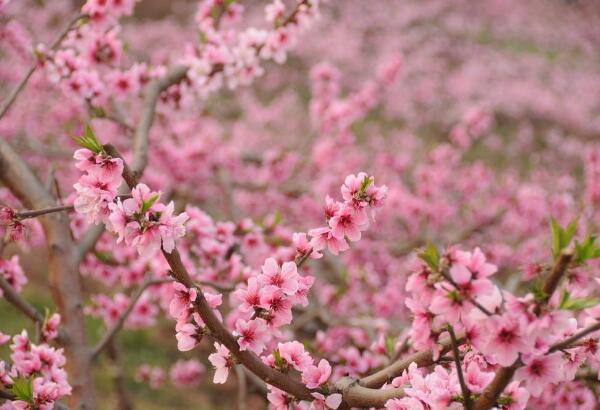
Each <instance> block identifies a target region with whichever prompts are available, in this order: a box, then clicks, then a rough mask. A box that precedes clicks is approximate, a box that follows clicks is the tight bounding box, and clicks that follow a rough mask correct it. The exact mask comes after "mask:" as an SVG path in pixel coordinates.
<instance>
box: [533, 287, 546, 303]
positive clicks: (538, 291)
mask: <svg viewBox="0 0 600 410" xmlns="http://www.w3.org/2000/svg"><path fill="white" fill-rule="evenodd" d="M529 291H530V292H531V294H532V295H533V297H534V298H535V300H537V301H540V300H545V299H546V297H547V295H546V292H544V291H543V289H542V286H541V285H540V284H539V283H534V284H533V285H532V286H531V287H530V288H529Z"/></svg>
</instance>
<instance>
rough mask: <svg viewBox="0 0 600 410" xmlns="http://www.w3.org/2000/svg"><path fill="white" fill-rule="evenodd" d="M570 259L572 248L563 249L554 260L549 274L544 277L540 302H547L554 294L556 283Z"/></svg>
mask: <svg viewBox="0 0 600 410" xmlns="http://www.w3.org/2000/svg"><path fill="white" fill-rule="evenodd" d="M572 259H573V251H572V250H564V251H562V252H561V254H560V256H559V257H558V260H557V261H556V263H555V264H554V267H553V268H552V271H551V272H550V274H549V275H548V277H547V278H546V281H545V282H544V287H543V289H542V290H543V291H544V298H543V299H542V301H541V303H542V304H546V303H548V301H549V300H550V298H551V297H552V295H553V294H554V291H555V290H556V288H557V287H558V284H559V283H560V280H561V278H562V277H563V276H564V274H565V272H566V271H567V268H568V267H569V264H570V263H571V260H572ZM538 306H540V305H538Z"/></svg>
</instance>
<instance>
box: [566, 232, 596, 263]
mask: <svg viewBox="0 0 600 410" xmlns="http://www.w3.org/2000/svg"><path fill="white" fill-rule="evenodd" d="M598 257H600V247H598V245H597V244H596V237H595V236H594V235H588V236H587V237H586V238H585V239H584V240H583V241H582V242H578V241H575V255H574V256H573V260H574V262H575V263H577V264H582V263H584V262H585V261H587V260H588V259H594V258H598Z"/></svg>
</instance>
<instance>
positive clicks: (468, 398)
mask: <svg viewBox="0 0 600 410" xmlns="http://www.w3.org/2000/svg"><path fill="white" fill-rule="evenodd" d="M448 333H449V334H450V340H451V341H452V353H453V355H454V365H455V366H456V374H457V375H458V382H459V383H460V390H461V391H462V395H463V400H464V404H465V409H466V410H471V409H472V408H473V401H472V400H471V392H470V391H469V388H468V387H467V384H466V383H465V377H464V375H463V371H462V364H461V362H460V353H459V351H458V341H457V339H456V335H455V334H454V329H453V328H452V326H450V325H448Z"/></svg>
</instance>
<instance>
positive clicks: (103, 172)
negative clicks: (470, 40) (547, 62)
mask: <svg viewBox="0 0 600 410" xmlns="http://www.w3.org/2000/svg"><path fill="white" fill-rule="evenodd" d="M32 3H33V2H32ZM42 3H43V2H42ZM145 3H146V2H144V3H142V4H140V5H138V7H135V6H136V3H135V0H88V1H86V2H85V3H84V4H83V6H82V7H81V8H80V9H78V10H76V12H75V13H73V5H72V4H71V3H70V2H57V4H54V3H53V4H48V5H44V4H38V5H29V4H28V2H25V1H23V2H19V1H17V0H13V1H12V2H9V1H6V0H5V1H2V0H0V22H1V23H2V25H3V27H2V28H1V31H0V39H2V42H3V43H2V44H1V48H0V56H2V58H3V59H4V58H5V57H6V58H5V59H4V60H3V61H2V62H1V63H0V68H1V72H0V78H2V79H3V80H7V81H6V86H5V85H2V87H1V88H0V89H2V90H3V99H2V102H1V106H0V134H1V138H0V180H1V181H2V187H1V189H0V198H1V201H2V208H1V209H0V225H1V228H2V230H3V232H2V234H3V241H2V254H1V256H2V257H1V258H0V297H1V300H0V303H2V304H11V305H13V307H14V309H15V310H13V311H11V312H17V311H18V312H19V313H20V314H22V318H23V320H22V321H19V330H18V331H16V332H10V331H8V330H6V329H3V323H2V322H3V320H0V345H4V346H3V347H2V349H3V350H1V351H0V352H1V353H2V354H3V355H4V354H5V355H4V356H2V357H0V409H5V410H9V409H21V410H22V409H52V408H59V409H63V408H73V409H95V408H98V407H101V406H100V405H101V403H100V396H99V393H98V388H99V387H98V383H97V380H96V379H95V378H94V374H95V372H97V369H98V366H99V363H100V362H101V361H102V360H108V361H109V362H110V363H111V368H112V369H113V374H112V379H113V381H114V390H115V395H116V397H117V405H118V408H119V409H122V410H125V409H130V408H133V407H135V405H136V403H135V400H132V395H131V392H129V391H128V389H127V383H126V381H125V379H126V378H129V379H131V378H133V377H132V375H131V374H129V375H128V374H125V370H124V367H123V360H122V359H123V357H122V353H124V354H125V355H127V356H129V355H131V356H132V357H133V358H134V360H135V352H129V351H125V352H123V351H122V350H121V349H120V347H119V343H118V340H119V335H120V334H121V333H123V332H131V331H134V330H140V329H144V330H146V331H147V332H158V330H159V329H161V328H165V326H166V327H167V328H168V329H169V331H168V332H169V337H168V338H166V339H164V340H161V342H162V343H164V346H158V347H157V352H163V351H166V350H168V349H169V348H171V347H175V346H176V348H177V351H178V353H177V356H176V357H177V358H176V359H175V360H172V363H170V371H169V377H170V379H171V382H172V384H173V385H174V386H175V387H176V388H185V387H187V388H188V389H189V388H196V389H197V388H199V387H198V385H199V382H200V380H202V379H203V378H204V377H205V376H206V375H208V376H209V377H208V379H212V382H213V383H214V384H224V383H228V384H231V381H230V380H231V379H235V380H236V381H235V389H236V390H237V405H238V407H239V408H241V409H243V408H246V406H247V405H248V401H249V397H250V395H251V394H254V393H258V395H260V396H261V397H262V398H263V399H264V401H265V403H268V406H269V407H270V408H273V409H314V410H321V409H348V408H386V409H389V410H426V409H462V408H464V409H467V410H474V409H477V410H482V409H493V408H494V409H504V410H509V409H510V410H518V409H525V408H533V409H549V408H555V409H574V408H580V409H593V408H596V407H597V405H598V397H597V394H596V389H597V380H598V372H599V371H600V352H599V351H598V341H599V338H600V299H598V286H599V284H600V280H599V279H598V275H596V273H597V269H598V266H599V264H598V261H597V258H598V257H600V246H598V244H597V243H596V237H595V235H594V234H595V232H596V230H597V226H598V223H600V212H599V211H598V207H597V205H598V203H599V202H600V148H598V147H597V146H595V145H594V144H593V143H590V142H588V141H589V136H590V135H593V134H594V133H595V132H596V128H597V127H598V123H597V121H586V120H585V119H586V118H587V117H586V116H589V115H591V111H592V109H591V108H589V107H588V106H587V105H585V104H582V106H581V107H579V106H577V109H573V112H570V113H564V112H562V108H564V107H561V106H560V104H557V105H553V104H550V103H548V104H545V105H544V104H542V103H541V102H540V100H544V98H546V100H544V101H547V99H551V100H552V99H553V97H555V95H554V94H553V95H552V97H547V95H548V93H553V92H554V93H556V95H558V94H560V92H559V88H560V87H559V86H551V87H550V91H547V90H546V84H545V83H543V82H541V83H535V81H537V80H539V78H538V77H536V75H538V76H539V77H542V75H545V71H544V69H542V68H539V67H537V66H535V64H533V63H531V64H530V66H529V67H528V69H529V70H530V71H529V72H531V73H534V74H532V75H531V78H529V79H524V80H523V83H522V84H520V86H521V87H524V86H525V85H527V86H529V87H530V93H531V96H533V97H531V98H528V97H527V96H525V94H518V93H517V92H516V91H514V90H513V93H512V94H510V95H509V97H507V98H508V99H510V102H507V101H505V100H502V99H498V100H497V101H495V100H493V99H492V98H488V99H487V100H486V96H483V97H481V98H479V100H478V101H477V103H474V102H473V99H476V98H475V97H473V96H472V95H466V94H468V93H466V92H465V94H464V95H461V94H460V92H459V91H458V90H459V89H460V90H470V89H472V88H475V86H474V85H473V84H475V83H477V84H478V87H480V88H481V87H483V88H485V87H487V86H488V85H489V86H490V87H492V85H490V84H482V83H483V82H484V81H485V78H482V76H478V75H477V73H481V72H482V71H483V68H482V65H483V67H485V70H488V69H489V70H490V71H493V70H495V69H496V68H495V67H488V66H487V65H486V63H485V61H484V62H483V63H481V62H480V63H479V64H480V65H479V66H477V69H473V70H467V69H465V71H466V72H462V77H460V76H458V74H456V73H455V72H453V71H452V70H451V68H450V64H449V67H448V73H452V74H451V75H456V76H457V77H458V79H456V78H453V79H454V82H453V81H450V80H451V79H449V80H448V83H449V84H455V85H456V84H458V86H457V88H456V89H452V87H451V86H450V85H447V84H446V85H447V86H448V89H440V90H439V91H438V94H437V95H438V99H439V100H440V101H442V102H443V100H448V99H450V100H451V99H453V98H456V99H460V101H459V102H457V104H456V106H458V107H459V111H460V112H459V113H458V114H456V113H451V110H449V111H440V110H439V109H436V105H435V103H436V102H435V101H432V99H431V97H429V96H430V95H431V88H430V86H431V84H432V82H427V84H428V85H426V86H424V85H423V84H421V86H420V88H418V90H417V91H415V90H414V89H412V88H411V87H412V86H414V87H416V85H415V84H416V83H419V81H420V80H419V79H418V75H417V74H418V70H421V72H426V70H429V69H430V67H431V65H428V64H427V63H428V62H435V61H436V58H437V54H436V53H430V51H431V50H430V49H429V48H428V47H435V46H434V45H431V44H421V45H422V47H419V49H418V50H417V51H415V58H414V61H416V62H412V63H411V62H409V61H405V60H407V58H406V57H403V56H402V54H401V53H400V49H399V48H397V47H394V46H386V44H387V43H386V42H385V41H384V38H386V39H387V40H386V41H390V38H392V36H391V35H390V30H389V27H401V28H403V29H406V30H405V31H403V33H405V34H406V33H409V32H411V31H410V30H411V29H414V24H415V20H418V19H419V18H427V17H430V16H434V18H435V19H437V20H436V21H439V22H441V23H443V25H444V27H445V28H446V29H449V28H452V27H455V23H456V22H457V21H458V22H459V23H463V22H465V21H468V17H467V16H468V11H465V10H466V9H465V5H464V4H458V3H462V2H457V4H458V5H455V7H457V9H456V10H455V9H452V7H453V6H447V5H443V4H441V3H440V2H432V3H431V4H432V5H431V6H430V7H427V6H424V5H423V4H421V2H417V3H419V4H413V3H411V2H406V4H405V6H403V5H404V3H403V2H400V3H398V4H396V3H395V2H390V5H389V6H388V4H386V2H376V3H377V5H375V6H374V5H371V6H368V5H367V6H365V5H364V4H361V3H360V2H352V1H350V2H348V5H347V7H346V6H345V5H344V4H343V2H340V3H338V2H332V3H334V4H331V3H327V2H323V1H320V0H295V1H286V2H284V1H282V0H275V1H273V2H270V3H266V4H261V3H260V2H248V3H245V2H239V1H236V0H202V1H200V2H199V3H194V4H188V3H185V4H184V3H182V4H181V5H179V6H178V7H180V8H181V10H180V13H179V15H178V16H175V17H174V18H173V19H169V18H166V19H163V20H160V21H156V20H151V21H146V20H144V19H142V18H139V19H138V18H137V16H135V15H134V8H136V13H137V12H141V10H142V9H144V5H145ZM392 3H394V5H392ZM484 3H486V2H484ZM489 3H494V2H489ZM363 7H366V8H367V9H368V10H370V12H369V13H366V12H364V10H365V9H363ZM369 7H371V8H370V9H369ZM388 7H389V10H388ZM461 7H462V8H461ZM474 7H480V6H474ZM487 7H489V9H492V6H491V5H487ZM516 7H517V10H518V11H520V12H523V10H524V9H523V8H522V7H525V6H521V5H518V6H516ZM552 7H555V8H556V9H557V10H562V9H561V7H565V8H566V7H571V6H568V5H553V6H552ZM572 7H575V6H572ZM174 8H176V7H175V6H174ZM192 10H193V12H192ZM457 10H460V11H461V12H462V13H463V14H460V12H458V11H457ZM485 10H486V11H488V9H485ZM553 10H554V9H553ZM69 13H71V14H74V15H72V16H71V17H68V15H69ZM453 13H454V14H453ZM515 13H517V11H515ZM490 15H494V13H492V12H490ZM517 15H518V14H517ZM190 16H191V17H190ZM590 16H591V17H587V19H584V20H583V22H579V21H578V22H577V25H578V27H584V28H586V27H588V26H587V24H591V23H590V21H593V13H590ZM481 18H482V19H483V18H484V17H481ZM548 18H549V17H548ZM565 18H566V17H565ZM57 21H60V25H62V26H63V28H62V29H60V31H59V32H58V34H56V33H55V39H54V40H52V41H51V42H50V43H44V42H42V43H39V44H36V43H34V42H33V40H32V39H31V38H30V34H28V32H29V31H30V30H34V31H36V30H39V33H38V34H39V35H48V36H49V35H50V34H51V32H55V31H56V30H55V27H56V22H57ZM374 22H375V23H374ZM367 23H369V24H371V25H370V26H369V27H370V28H371V29H373V27H376V28H377V27H379V28H380V32H379V33H377V30H375V34H372V35H373V36H374V38H375V40H373V43H374V47H375V49H376V50H378V52H379V54H378V55H377V57H376V58H375V57H373V55H372V54H373V53H372V52H371V51H370V50H371V49H370V48H369V47H366V49H363V50H362V51H361V52H362V53H363V54H358V51H357V50H356V49H357V47H355V45H354V44H353V43H352V41H353V40H352V36H353V34H354V32H353V27H360V28H362V27H363V25H364V26H365V27H366V26H367V25H368V24H367ZM353 24H355V25H354V26H353ZM28 26H29V27H28ZM467 26H468V24H467ZM569 27H570V28H569V29H570V30H572V31H569V33H570V37H568V38H567V39H566V40H564V41H565V44H566V45H565V48H566V47H567V45H569V44H570V43H569V41H573V42H576V39H577V38H578V37H577V34H578V33H579V31H577V29H575V28H572V27H571V26H569ZM336 30H340V32H339V33H338V31H336ZM414 32H415V33H417V34H415V36H416V37H418V34H419V33H420V32H419V31H418V30H415V31H414ZM340 33H341V34H340ZM586 33H588V32H586ZM588 34H589V33H588ZM406 35H407V36H408V34H406ZM427 35H428V34H427ZM340 36H341V37H342V38H343V39H348V42H349V43H348V45H347V48H344V47H343V46H340V44H338V45H337V46H334V45H332V44H329V40H331V39H334V38H336V37H340ZM386 36H387V37H386ZM449 37H450V36H449ZM410 38H413V37H410ZM420 40H422V39H421V38H420ZM390 44H391V43H390ZM582 49H585V47H582ZM292 50H297V51H298V54H297V55H294V52H292ZM365 50H366V51H365ZM419 52H420V53H421V54H418V53H419ZM470 52H472V51H470V50H469V51H465V54H467V53H470ZM370 53H371V55H370V58H365V57H366V56H369V54H370ZM434 54H435V55H436V56H432V55H434ZM475 54H476V53H475ZM328 56H329V57H331V60H338V61H339V67H340V68H348V71H350V72H352V71H353V70H358V71H360V72H361V76H359V77H356V75H352V74H346V73H344V74H342V70H340V68H338V66H336V64H334V63H332V62H330V61H328V60H329V59H328V58H327V57H328ZM417 56H420V58H416V57H417ZM467 58H468V57H466V56H465V59H467ZM476 58H481V59H482V60H485V59H484V58H483V57H481V54H478V57H476ZM490 60H493V59H492V58H490ZM513 60H514V61H515V62H513ZM352 61H356V65H355V66H353V65H352V63H351V62H352ZM510 61H511V64H514V66H515V67H517V68H518V69H522V67H523V66H522V65H519V64H521V63H523V62H522V61H520V60H518V59H517V58H515V57H511V60H510ZM507 64H508V63H507ZM523 64H524V63H523ZM308 65H309V66H310V67H307V66H308ZM353 67H356V68H353ZM507 67H512V66H511V65H507ZM21 68H22V69H21ZM586 69H587V68H580V67H579V66H576V68H575V70H581V71H577V73H578V77H577V78H584V77H585V73H586V72H587V71H585V70H586ZM557 70H558V69H557ZM560 70H564V72H563V71H561V73H562V74H561V75H564V76H565V77H559V78H567V79H570V78H571V77H568V76H569V75H571V74H570V73H571V72H572V71H569V70H566V69H564V68H560ZM542 72H543V73H542ZM415 73H417V74H415ZM428 74H431V73H428ZM434 74H435V73H434ZM346 75H347V76H348V77H345V76H346ZM449 75H450V74H449ZM433 77H435V76H434V75H432V78H433ZM345 78H346V79H345ZM356 78H360V81H356ZM365 78H366V79H365ZM586 78H587V77H586ZM348 79H349V80H348ZM534 79H535V81H534ZM513 80H514V78H513ZM432 81H433V80H432ZM527 81H529V83H527ZM565 81H566V80H565ZM506 87H508V85H507V86H506ZM574 87H580V88H581V90H582V92H581V95H584V96H586V97H585V98H587V99H589V100H590V101H591V100H592V99H593V98H597V97H596V96H597V95H598V93H593V91H594V90H599V89H600V85H599V84H598V80H596V79H594V80H592V79H589V81H587V82H586V83H585V84H584V85H574ZM506 89H507V88H505V89H504V91H506ZM584 89H585V90H588V89H589V90H591V91H589V94H586V91H583V90H584ZM402 90H403V91H405V93H406V95H408V96H410V97H411V98H410V101H409V98H408V97H406V96H401V94H402V93H401V92H400V91H402ZM428 90H429V91H428ZM4 91H5V92H4ZM490 94H493V93H492V92H491V91H490ZM517 94H518V95H517ZM565 98H566V97H565ZM585 98H584V99H585ZM532 101H535V103H534V102H532ZM398 104H402V107H400V108H399V107H397V106H396V105H398ZM419 104H422V105H419ZM573 104H576V102H573ZM594 104H596V105H595V107H600V104H598V101H595V100H594ZM423 106H427V107H429V108H430V109H429V110H426V109H423ZM525 106H527V107H531V112H530V116H531V118H533V119H534V120H532V121H530V119H528V118H523V115H522V113H523V112H524V111H525V109H524V108H523V107H525ZM515 107H516V108H515ZM438 108H439V107H438ZM511 110H512V111H511ZM515 113H517V114H518V115H517V114H515ZM447 115H450V116H451V117H452V118H453V119H452V121H450V122H447V121H446V122H445V119H444V117H445V116H447ZM506 117H509V118H510V119H511V120H510V121H509V120H507V119H506ZM582 118H583V119H584V120H581V119H582ZM501 125H503V127H501ZM411 129H420V130H421V131H422V135H418V133H417V132H416V131H415V132H414V133H412V132H411V131H410V130H411ZM503 132H504V133H505V134H506V133H508V136H506V135H505V136H506V138H507V139H508V142H506V143H505V140H503V139H502V137H503V135H502V133H503ZM536 133H538V134H540V135H542V136H543V138H545V139H544V141H545V144H544V146H543V147H541V148H540V147H537V146H536V144H535V143H534V142H532V141H533V140H534V137H533V135H534V134H536ZM561 133H564V134H573V135H574V137H573V138H568V137H567V136H566V135H565V136H564V138H563V139H561V138H560V136H557V135H558V134H560V135H562V134H561ZM432 135H433V138H432ZM515 141H516V142H515ZM515 147H516V148H519V149H521V150H523V151H527V152H529V153H530V154H531V158H528V157H527V156H525V158H527V159H528V160H529V159H531V160H532V161H531V163H529V162H527V163H525V166H523V158H522V157H521V156H520V154H519V152H518V150H516V149H515ZM534 153H535V154H536V155H538V156H539V158H541V159H540V160H539V161H538V162H537V163H536V162H535V161H534V159H535V158H534V157H533V154H534ZM482 158H483V159H482ZM485 158H487V159H488V160H487V161H486V160H484V159H485ZM490 158H491V159H490ZM493 159H496V160H497V161H496V162H497V163H494V162H495V161H494V160H493ZM527 167H534V168H535V169H534V170H533V171H532V170H528V169H521V168H527ZM383 183H385V185H384V184H383ZM39 250H45V252H46V253H47V263H45V265H44V268H45V269H43V271H44V273H45V275H43V278H41V279H36V281H38V282H41V283H42V284H43V285H44V287H45V285H46V284H47V287H48V288H49V291H50V293H51V302H49V304H48V306H46V307H42V308H41V309H40V307H39V303H38V301H37V300H36V298H39V297H40V293H45V292H43V290H45V289H43V290H40V289H37V290H36V291H35V292H33V291H32V292H30V293H28V292H26V290H27V285H28V283H29V282H30V281H31V282H34V281H33V280H31V278H30V275H29V273H28V272H26V271H27V270H26V269H24V266H25V265H26V263H23V264H22V262H26V261H24V258H27V256H28V255H33V254H35V253H36V252H38V251H39ZM38 288H39V286H38ZM24 291H25V293H24ZM42 299H43V300H48V299H47V297H46V296H45V295H44V296H43V297H42ZM7 312H8V310H7ZM27 321H30V322H31V323H27ZM98 322H99V323H101V324H102V325H101V329H100V334H97V332H95V331H91V330H90V326H89V324H90V323H98ZM2 330H4V331H5V332H8V333H2ZM191 351H195V352H196V354H195V356H189V353H185V352H191ZM167 356H168V357H167ZM128 359H129V357H128ZM163 359H164V360H170V359H172V355H167V354H165V357H164V358H163ZM137 367H138V369H137V372H136V375H135V378H136V380H137V382H139V383H144V384H148V385H149V386H150V388H152V389H160V388H162V385H163V384H164V383H165V380H164V379H165V378H166V374H165V370H164V369H163V367H161V366H160V365H157V364H155V363H147V362H143V361H141V360H140V361H139V363H137ZM207 367H209V369H207ZM207 389H208V390H209V391H210V387H207ZM215 394H218V393H215ZM265 405H266V404H265ZM198 408H201V406H199V407H198Z"/></svg>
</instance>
